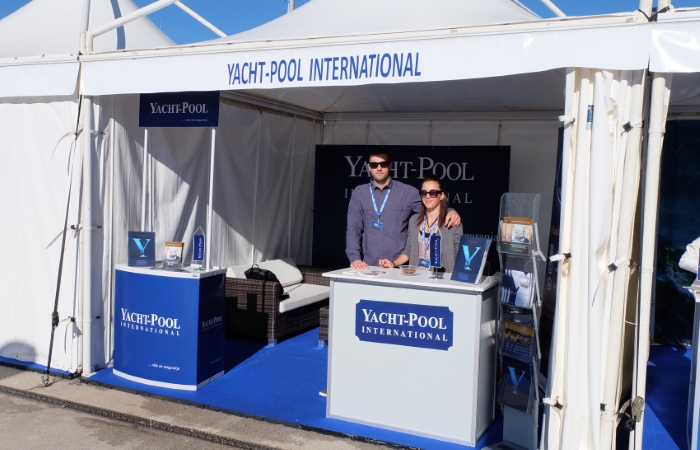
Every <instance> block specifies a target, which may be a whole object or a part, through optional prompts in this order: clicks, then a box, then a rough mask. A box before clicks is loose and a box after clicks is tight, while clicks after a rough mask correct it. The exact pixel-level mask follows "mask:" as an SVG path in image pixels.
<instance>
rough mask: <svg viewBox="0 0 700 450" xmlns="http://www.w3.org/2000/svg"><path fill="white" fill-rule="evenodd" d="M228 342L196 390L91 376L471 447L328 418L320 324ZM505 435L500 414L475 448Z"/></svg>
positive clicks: (369, 435) (283, 416) (360, 433)
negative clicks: (273, 339)
mask: <svg viewBox="0 0 700 450" xmlns="http://www.w3.org/2000/svg"><path fill="white" fill-rule="evenodd" d="M229 342H230V341H229ZM230 343H231V342H230ZM229 347H231V348H235V349H236V350H234V351H232V352H230V353H229V354H228V355H227V362H226V366H227V371H226V374H225V375H224V376H222V377H221V378H219V379H217V380H215V381H214V382H212V383H210V384H208V385H206V386H204V387H202V388H201V389H199V390H197V391H194V392H190V391H177V390H172V389H164V388H157V387H151V386H145V385H143V384H140V383H134V382H130V381H128V380H125V379H123V378H120V377H118V376H116V375H114V374H113V373H112V370H110V369H105V370H101V371H99V372H98V373H96V374H95V375H93V376H92V377H91V378H90V380H91V381H97V382H100V383H104V384H108V385H112V386H118V387H122V388H126V389H131V390H135V391H140V392H147V393H150V394H153V395H158V396H164V397H172V398H176V399H179V400H182V401H186V402H192V403H196V404H203V405H208V406H210V407H213V408H217V409H221V410H227V411H230V412H235V413H240V414H244V415H250V416H258V417H264V418H266V419H268V420H272V421H276V422H283V423H287V424H295V425H301V426H304V427H307V428H309V429H316V430H322V431H326V432H328V431H330V432H334V433H338V434H343V435H350V436H355V437H361V438H366V439H368V440H375V441H382V442H388V443H392V444H399V445H403V446H408V447H414V448H424V449H445V450H451V449H454V450H457V449H465V448H468V447H465V446H462V445H457V444H451V443H446V442H442V441H437V440H434V439H428V438H423V437H418V436H413V435H410V434H405V433H398V432H394V431H388V430H384V429H381V428H375V427H370V426H366V425H358V424H353V423H350V422H344V421H342V420H336V419H328V418H326V398H325V397H322V396H320V395H319V391H320V390H321V389H323V388H325V387H326V373H327V358H328V349H327V348H319V347H318V329H313V330H311V331H308V332H306V333H303V334H301V335H299V336H296V337H294V338H291V339H287V340H284V341H282V342H280V343H279V344H278V345H276V346H275V347H262V346H261V344H260V343H259V342H255V341H245V340H241V339H236V340H235V342H232V345H229V346H227V348H229ZM501 437H502V420H501V419H500V417H499V418H498V419H497V420H496V421H494V423H493V424H492V425H491V426H490V427H489V429H488V430H487V431H486V433H485V434H484V435H483V436H482V437H481V439H479V441H478V443H477V448H482V447H484V446H485V445H489V444H493V443H496V442H499V441H501Z"/></svg>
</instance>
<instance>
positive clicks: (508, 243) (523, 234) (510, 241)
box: [501, 217, 533, 255]
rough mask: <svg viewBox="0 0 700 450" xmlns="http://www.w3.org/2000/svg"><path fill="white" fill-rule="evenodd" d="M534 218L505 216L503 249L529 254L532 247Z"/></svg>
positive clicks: (502, 239)
mask: <svg viewBox="0 0 700 450" xmlns="http://www.w3.org/2000/svg"><path fill="white" fill-rule="evenodd" d="M532 239H533V234H532V219H530V218H528V217H504V218H503V220H502V221H501V251H502V252H506V253H514V254H519V255H529V254H530V249H531V247H532Z"/></svg>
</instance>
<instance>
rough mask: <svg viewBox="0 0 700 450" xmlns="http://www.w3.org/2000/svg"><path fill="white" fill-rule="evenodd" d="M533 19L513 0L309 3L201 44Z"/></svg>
mask: <svg viewBox="0 0 700 450" xmlns="http://www.w3.org/2000/svg"><path fill="white" fill-rule="evenodd" d="M536 19H539V16H537V15H536V14H534V13H533V12H531V11H530V10H529V9H527V8H526V7H525V6H523V5H522V4H521V3H519V2H517V1H513V0H429V1H427V0H352V1H348V0H311V1H309V2H308V3H306V4H305V5H303V6H301V7H299V8H297V9H295V10H294V11H292V12H291V13H289V14H286V15H284V16H281V17H279V18H277V19H275V20H273V21H271V22H268V23H266V24H263V25H261V26H259V27H256V28H253V29H252V30H248V31H244V32H242V33H238V34H235V35H232V36H228V37H225V38H220V39H215V40H213V41H207V43H217V42H218V43H223V42H244V41H266V40H288V39H314V38H320V37H324V38H325V37H335V36H366V35H372V34H387V33H405V32H407V31H426V30H443V29H448V28H457V27H468V26H475V25H492V24H502V23H514V22H527V21H531V20H536Z"/></svg>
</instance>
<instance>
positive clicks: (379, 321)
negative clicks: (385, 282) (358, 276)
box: [355, 300, 454, 350]
mask: <svg viewBox="0 0 700 450" xmlns="http://www.w3.org/2000/svg"><path fill="white" fill-rule="evenodd" d="M453 333H454V314H453V313H452V311H450V309H449V308H448V307H447V306H429V305H416V304H410V303H392V302H382V301H376V300H360V301H359V302H358V303H357V305H356V307H355V335H356V336H357V337H358V338H359V339H360V340H361V341H365V342H376V343H379V344H391V345H405V346H407V347H420V348H430V349H434V350H448V349H449V348H450V347H452V341H453Z"/></svg>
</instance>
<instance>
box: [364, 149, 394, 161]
mask: <svg viewBox="0 0 700 450" xmlns="http://www.w3.org/2000/svg"><path fill="white" fill-rule="evenodd" d="M372 156H378V157H380V158H384V160H385V161H389V162H391V155H390V154H389V150H387V149H386V148H385V147H381V146H376V147H370V148H369V149H368V151H367V162H369V159H370V158H371V157H372Z"/></svg>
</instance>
